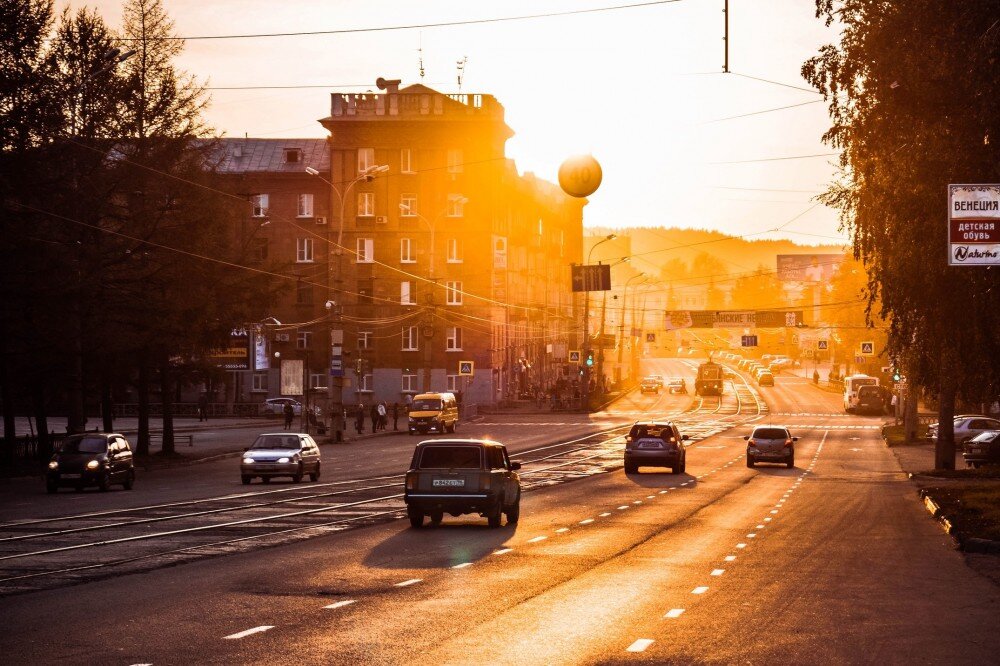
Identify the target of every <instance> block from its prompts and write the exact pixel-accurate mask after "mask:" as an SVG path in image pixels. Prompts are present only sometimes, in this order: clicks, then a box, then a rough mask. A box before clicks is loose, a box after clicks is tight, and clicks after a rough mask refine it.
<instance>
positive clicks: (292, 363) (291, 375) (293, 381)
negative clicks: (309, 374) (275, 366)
mask: <svg viewBox="0 0 1000 666" xmlns="http://www.w3.org/2000/svg"><path fill="white" fill-rule="evenodd" d="M304 375H305V361H302V360H300V359H296V358H290V359H281V395H303V393H304V390H303V389H304V384H303V379H304Z"/></svg>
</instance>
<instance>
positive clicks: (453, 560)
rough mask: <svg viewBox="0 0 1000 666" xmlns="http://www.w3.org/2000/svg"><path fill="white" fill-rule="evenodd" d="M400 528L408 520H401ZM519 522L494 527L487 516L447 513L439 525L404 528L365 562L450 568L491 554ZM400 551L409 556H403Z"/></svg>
mask: <svg viewBox="0 0 1000 666" xmlns="http://www.w3.org/2000/svg"><path fill="white" fill-rule="evenodd" d="M399 524H400V527H402V526H403V525H404V524H405V523H404V521H400V523H399ZM516 530H517V525H504V526H503V527H501V528H499V529H490V527H489V526H487V524H486V519H485V518H480V517H478V516H473V515H467V516H459V517H458V518H455V517H452V516H448V515H446V516H445V517H444V520H443V521H441V524H440V525H439V526H437V527H435V526H433V525H430V524H429V522H425V523H424V526H423V527H422V528H420V529H414V528H412V527H409V526H408V525H407V527H405V528H402V529H400V531H399V532H397V533H396V534H394V535H392V536H391V537H389V538H388V539H386V540H384V541H383V542H382V543H380V544H378V545H377V546H375V547H374V548H372V549H371V550H370V551H369V552H368V554H367V555H365V559H364V564H365V566H367V567H373V568H378V569H414V568H428V569H447V568H450V567H453V566H455V565H456V564H462V563H465V562H476V561H479V560H481V559H483V558H485V557H489V556H490V555H491V554H492V553H493V551H495V550H496V549H498V548H501V547H502V546H503V544H504V543H506V542H507V540H509V539H510V538H511V537H513V536H514V532H515V531H516ZM400 553H407V557H405V558H400V556H399V554H400Z"/></svg>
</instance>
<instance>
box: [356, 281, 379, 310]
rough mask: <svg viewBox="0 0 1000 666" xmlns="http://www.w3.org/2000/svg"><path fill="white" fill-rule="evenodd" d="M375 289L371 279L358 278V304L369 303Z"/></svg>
mask: <svg viewBox="0 0 1000 666" xmlns="http://www.w3.org/2000/svg"><path fill="white" fill-rule="evenodd" d="M374 291H375V282H374V281H373V280H358V305H371V304H372V292H374Z"/></svg>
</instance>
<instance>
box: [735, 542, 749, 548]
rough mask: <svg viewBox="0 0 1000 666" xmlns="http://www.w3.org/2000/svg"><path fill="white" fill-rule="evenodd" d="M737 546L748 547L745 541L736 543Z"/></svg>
mask: <svg viewBox="0 0 1000 666" xmlns="http://www.w3.org/2000/svg"><path fill="white" fill-rule="evenodd" d="M736 547H737V548H746V547H747V545H746V544H745V543H738V544H736Z"/></svg>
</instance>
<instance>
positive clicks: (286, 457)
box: [240, 432, 321, 485]
mask: <svg viewBox="0 0 1000 666" xmlns="http://www.w3.org/2000/svg"><path fill="white" fill-rule="evenodd" d="M320 466H321V461H320V454H319V446H317V445H316V441H315V440H314V439H313V438H312V437H311V436H310V435H308V434H306V433H303V432H272V433H263V434H260V435H258V436H257V439H256V440H254V443H253V444H251V445H250V448H248V449H247V450H246V451H244V452H243V459H242V460H241V461H240V479H241V480H242V481H243V485H248V484H249V483H250V482H251V481H253V480H254V478H257V477H259V478H260V480H261V481H263V482H264V483H270V482H271V479H273V478H274V477H276V476H289V477H291V478H292V481H294V482H295V483H298V482H300V481H301V480H302V477H303V476H304V475H306V474H308V475H309V480H310V481H319V475H320Z"/></svg>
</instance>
